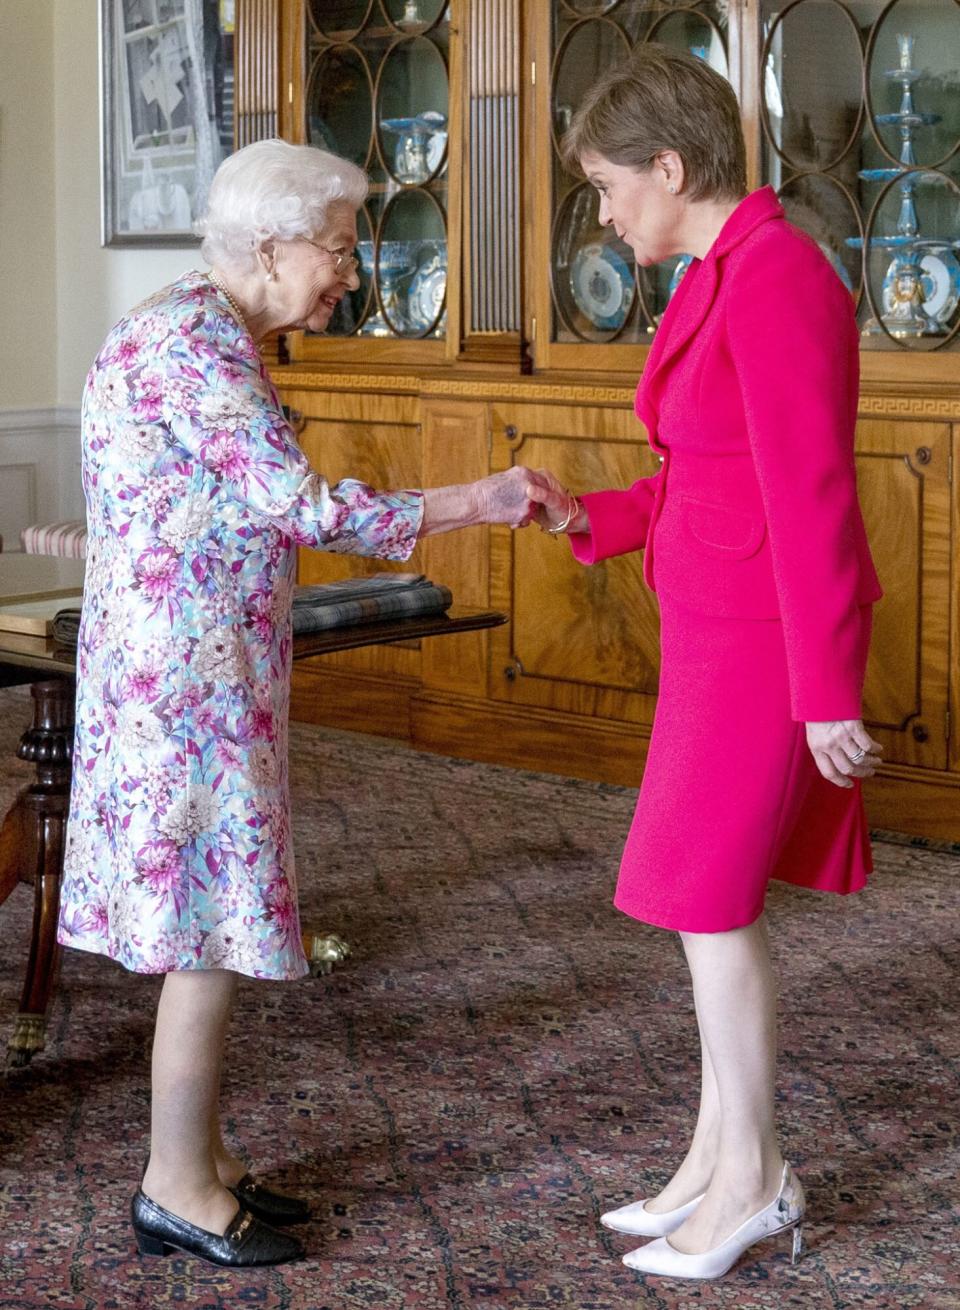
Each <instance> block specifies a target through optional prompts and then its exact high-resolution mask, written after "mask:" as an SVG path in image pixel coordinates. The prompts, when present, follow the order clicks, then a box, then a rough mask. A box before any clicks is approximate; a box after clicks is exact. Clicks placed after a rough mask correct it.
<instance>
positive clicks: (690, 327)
mask: <svg viewBox="0 0 960 1310" xmlns="http://www.w3.org/2000/svg"><path fill="white" fill-rule="evenodd" d="M783 217H784V212H783V208H782V207H781V205H780V202H779V201H778V200H777V197H776V195H775V194H774V191H773V188H772V187H768V186H766V187H761V189H760V190H759V191H754V192H752V193H751V194H750V195H748V196H747V197H746V199H744V200H742V201H741V202H740V204H739V205H738V206H737V208H736V209H735V210H734V211H733V213H732V214H731V215H730V217H729V218H728V219H727V221H726V223H725V224H724V226H723V228H722V230H721V232H720V235H719V236H718V237H717V239H716V241H715V242H714V243H713V245H712V246H711V247H710V249H709V250H708V252H707V254H706V256H705V257H704V260H703V263H702V264H701V265H700V266H699V268H698V267H697V266H696V265H695V264H693V265H691V266H690V268H689V269H688V270H687V272H686V274H685V275H684V278H683V281H682V282H681V283H680V285H679V287H677V290H676V292H675V293H674V296H673V299H672V300H671V301H670V304H669V305H668V306H667V308H666V312H665V313H664V316H663V318H662V319H661V322H660V327H659V328H658V329H657V334H656V336H655V337H654V339H653V345H652V346H651V347H650V353H649V354H648V355H647V362H646V364H645V365H644V369H643V374H642V376H641V378H640V385H639V386H638V388H637V398H636V403H635V410H636V414H637V417H638V418H639V419H640V420H641V421H642V422H643V423H644V424H645V425H646V428H647V431H648V432H649V433H650V436H651V440H652V439H653V438H654V436H655V433H656V425H657V413H658V409H659V404H658V402H659V395H660V391H661V389H662V386H663V382H664V379H665V375H666V370H667V368H668V366H669V365H670V363H671V362H672V361H673V360H674V359H675V358H676V355H677V354H678V352H679V351H681V350H682V349H683V347H684V346H685V345H686V344H687V342H688V341H689V340H690V338H691V337H692V336H693V334H694V333H695V332H696V330H697V328H699V327H700V325H701V324H702V323H703V320H704V319H705V318H706V317H707V314H708V313H709V312H710V307H711V306H712V304H713V302H714V299H715V298H716V294H717V287H718V286H719V282H720V268H719V261H720V260H721V259H722V258H723V257H724V255H726V254H728V253H729V251H731V250H732V249H733V248H734V246H737V245H739V244H740V242H741V241H743V240H744V238H745V237H746V236H748V235H749V234H750V233H751V232H752V231H753V230H754V229H755V228H757V227H759V226H760V224H761V223H766V222H768V221H769V220H770V219H773V218H783Z"/></svg>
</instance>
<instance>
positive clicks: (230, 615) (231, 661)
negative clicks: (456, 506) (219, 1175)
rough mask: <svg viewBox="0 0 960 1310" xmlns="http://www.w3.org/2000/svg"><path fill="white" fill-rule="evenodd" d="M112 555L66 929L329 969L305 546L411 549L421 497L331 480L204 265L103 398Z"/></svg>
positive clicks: (192, 955)
mask: <svg viewBox="0 0 960 1310" xmlns="http://www.w3.org/2000/svg"><path fill="white" fill-rule="evenodd" d="M83 485H84V493H85V496H86V500H87V518H88V526H89V532H90V536H89V545H88V557H87V572H86V587H85V592H84V600H83V614H82V618H81V625H80V638H79V645H78V650H77V727H76V738H75V746H74V758H73V790H72V795H71V801H70V817H69V822H68V828H67V851H66V856H65V860H64V877H63V888H62V894H61V916H60V925H59V940H60V941H61V942H62V943H63V944H64V945H66V946H75V947H80V948H81V949H84V950H90V951H96V952H99V953H101V954H105V955H109V956H110V957H111V958H113V959H115V960H119V961H120V963H121V964H123V965H125V966H126V967H127V968H128V969H132V970H135V971H137V972H139V973H165V972H168V971H170V970H176V969H233V970H236V971H237V972H239V973H244V974H249V975H252V976H254V977H258V978H294V977H299V976H301V975H302V974H304V973H305V972H306V970H307V965H306V960H305V957H304V954H303V947H302V944H301V941H300V927H299V919H298V913H297V898H296V883H295V877H294V862H293V851H292V848H291V844H290V817H289V800H288V789H287V710H288V703H289V690H290V667H291V618H290V611H291V600H292V594H293V583H294V576H295V567H296V547H297V546H298V545H301V546H314V547H316V548H317V549H320V550H334V551H341V552H348V553H351V554H358V555H375V556H379V557H381V558H384V559H395V560H403V559H406V558H407V557H408V555H409V554H410V552H411V551H412V549H413V547H414V544H415V542H416V538H417V533H418V531H419V528H420V523H421V519H422V513H423V498H422V494H421V493H420V492H416V491H407V492H398V493H393V494H386V495H381V494H377V493H376V492H374V491H373V490H372V489H371V488H370V487H368V486H365V485H364V484H363V483H362V482H358V481H355V480H352V479H347V480H344V481H343V482H340V483H338V484H337V485H336V486H330V485H329V484H328V483H327V482H326V481H325V480H324V479H323V478H322V477H321V476H320V475H319V474H317V473H314V472H313V471H312V470H311V468H310V467H309V465H308V463H307V460H306V458H305V456H304V454H303V452H302V451H301V450H300V448H299V446H298V445H297V444H296V441H295V439H294V436H293V433H292V431H291V429H290V427H289V425H288V424H287V422H286V421H285V419H284V418H283V414H282V411H281V409H280V404H279V401H278V398H277V394H276V392H275V391H274V389H273V386H272V385H271V383H270V380H269V378H268V376H267V373H266V370H265V369H264V366H263V364H262V362H261V360H260V357H259V355H258V353H257V350H256V347H255V345H254V343H253V340H252V338H251V337H250V336H249V334H248V333H247V332H246V330H245V328H244V327H243V326H242V325H241V324H240V322H239V321H238V320H237V319H236V318H235V317H234V315H233V313H232V311H231V309H230V308H229V306H228V304H227V302H226V300H225V299H224V298H223V297H222V295H221V294H220V293H219V291H218V290H217V289H216V288H215V287H214V286H213V284H212V283H211V282H210V281H209V279H208V278H206V277H205V276H204V275H203V274H200V273H190V274H187V275H186V276H185V277H183V278H181V279H179V280H178V281H177V282H174V283H173V284H172V285H171V286H169V287H167V288H166V289H165V290H163V291H161V292H159V293H158V294H157V295H155V296H153V297H152V298H151V299H150V300H148V301H146V302H145V303H144V304H142V305H140V306H139V307H138V308H137V309H135V310H133V311H132V312H131V313H130V314H129V315H127V316H126V317H125V318H124V319H122V320H121V321H120V322H119V323H118V324H117V326H116V327H115V328H114V329H113V331H112V332H111V333H110V335H109V336H108V338H107V340H106V342H105V343H104V346H103V348H102V350H101V352H100V354H99V355H98V357H97V359H96V361H95V363H94V365H93V368H92V369H91V371H90V375H89V377H88V378H87V385H86V389H85V391H84V400H83Z"/></svg>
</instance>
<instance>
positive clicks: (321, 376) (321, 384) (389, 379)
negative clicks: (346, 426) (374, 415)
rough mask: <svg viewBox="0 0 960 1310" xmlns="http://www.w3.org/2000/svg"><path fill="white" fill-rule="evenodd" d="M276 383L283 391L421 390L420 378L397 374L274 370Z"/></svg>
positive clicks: (421, 382)
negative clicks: (275, 371)
mask: <svg viewBox="0 0 960 1310" xmlns="http://www.w3.org/2000/svg"><path fill="white" fill-rule="evenodd" d="M274 381H275V382H276V384H277V385H278V386H280V387H283V389H284V390H286V391H297V390H302V391H386V392H393V391H402V392H405V393H406V394H410V393H413V394H414V395H416V394H418V393H419V392H421V391H422V390H423V381H422V379H421V378H418V377H412V376H409V375H405V374H400V373H384V374H377V373H313V372H306V373H296V372H293V371H291V370H290V369H284V371H283V372H282V373H281V372H279V371H277V373H276V376H275V378H274Z"/></svg>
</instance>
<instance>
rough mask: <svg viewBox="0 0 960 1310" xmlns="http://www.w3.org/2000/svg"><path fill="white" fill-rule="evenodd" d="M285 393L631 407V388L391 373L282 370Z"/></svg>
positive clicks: (279, 376) (279, 381)
mask: <svg viewBox="0 0 960 1310" xmlns="http://www.w3.org/2000/svg"><path fill="white" fill-rule="evenodd" d="M275 381H276V382H277V384H278V385H279V386H280V387H282V388H283V389H284V390H286V391H295V390H299V389H303V390H305V391H384V392H388V393H389V392H403V393H404V394H407V395H409V394H414V395H421V396H426V397H430V398H432V397H435V396H441V397H443V398H445V399H450V398H452V397H454V396H460V397H466V398H468V399H473V400H517V401H526V402H528V403H530V404H534V403H537V402H546V403H547V404H549V403H550V402H554V403H558V404H567V403H569V402H575V403H576V402H579V403H580V404H584V405H622V406H625V407H626V408H630V407H631V406H632V405H633V396H634V390H633V388H632V387H597V386H568V385H562V384H561V385H558V384H556V383H553V384H551V383H536V382H521V381H517V382H506V381H500V380H498V379H496V378H470V379H462V378H461V379H456V378H445V377H441V378H419V377H413V376H411V375H409V374H399V373H391V374H384V375H378V374H373V373H306V372H303V373H296V372H290V371H289V370H284V371H283V372H282V373H281V372H278V373H277V375H276V378H275Z"/></svg>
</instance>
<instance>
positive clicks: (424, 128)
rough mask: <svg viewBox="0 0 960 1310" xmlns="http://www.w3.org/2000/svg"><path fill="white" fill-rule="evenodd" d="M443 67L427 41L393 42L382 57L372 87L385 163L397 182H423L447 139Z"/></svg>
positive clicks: (436, 165) (434, 169)
mask: <svg viewBox="0 0 960 1310" xmlns="http://www.w3.org/2000/svg"><path fill="white" fill-rule="evenodd" d="M449 94H450V93H449V85H448V82H447V69H446V65H445V64H444V62H443V56H442V55H441V53H440V51H439V50H438V49H437V47H436V46H435V45H434V43H433V42H432V41H430V40H427V38H425V37H416V38H414V39H413V40H412V41H398V42H397V44H396V45H395V46H394V47H393V49H392V50H391V51H390V52H389V54H388V55H387V57H386V58H385V59H384V61H383V64H382V66H381V69H380V81H379V85H378V90H377V123H378V127H379V132H380V142H381V150H382V152H383V158H384V162H385V163H386V166H387V168H388V169H389V171H390V172H391V173H392V174H393V176H394V177H395V178H396V180H397V181H398V182H403V183H406V184H407V185H416V184H418V183H421V182H426V181H427V180H428V178H430V177H431V176H432V175H433V174H434V173H436V172H437V170H438V169H439V167H440V164H441V162H442V160H443V156H444V151H445V149H446V144H447V105H448V101H449Z"/></svg>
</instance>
